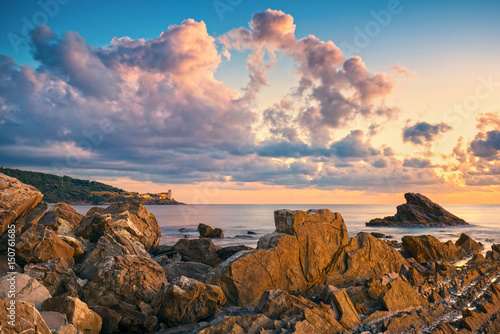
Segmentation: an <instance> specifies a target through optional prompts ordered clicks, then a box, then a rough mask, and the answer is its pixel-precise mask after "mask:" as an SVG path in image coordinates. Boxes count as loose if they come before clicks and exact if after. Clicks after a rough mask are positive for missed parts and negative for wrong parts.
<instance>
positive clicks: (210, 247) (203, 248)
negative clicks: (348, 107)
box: [174, 238, 222, 266]
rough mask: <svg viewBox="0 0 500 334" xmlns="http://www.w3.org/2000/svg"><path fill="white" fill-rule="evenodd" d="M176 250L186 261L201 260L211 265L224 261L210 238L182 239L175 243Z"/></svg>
mask: <svg viewBox="0 0 500 334" xmlns="http://www.w3.org/2000/svg"><path fill="white" fill-rule="evenodd" d="M174 250H175V251H176V252H178V253H180V254H181V255H182V257H183V259H184V260H186V261H193V262H201V263H204V264H208V265H209V266H216V265H218V264H219V263H221V262H222V260H221V258H220V257H219V256H218V255H217V248H216V247H215V245H214V244H213V242H212V240H210V239H209V238H201V239H180V240H179V241H177V243H176V244H175V245H174Z"/></svg>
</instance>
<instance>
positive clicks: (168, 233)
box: [74, 204, 500, 249]
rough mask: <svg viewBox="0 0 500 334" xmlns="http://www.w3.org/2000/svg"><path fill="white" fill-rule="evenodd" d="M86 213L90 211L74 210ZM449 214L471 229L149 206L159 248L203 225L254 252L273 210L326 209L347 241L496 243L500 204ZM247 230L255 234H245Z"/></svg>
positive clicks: (360, 209) (380, 208) (382, 210)
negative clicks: (408, 238)
mask: <svg viewBox="0 0 500 334" xmlns="http://www.w3.org/2000/svg"><path fill="white" fill-rule="evenodd" d="M74 207H75V209H76V210H77V211H78V212H80V213H83V214H85V213H86V212H87V211H88V210H89V209H90V207H91V206H74ZM444 207H445V208H446V209H447V210H448V211H450V212H452V213H453V214H455V215H457V216H459V217H461V218H463V219H465V220H466V221H467V222H468V223H469V224H470V225H469V226H459V227H447V228H442V227H437V228H385V227H367V226H365V223H366V222H368V221H370V220H371V219H373V218H383V217H385V216H390V215H394V214H395V213H396V206H395V205H359V204H349V205H346V204H339V205H335V204H331V205H324V204H323V205H311V204H307V205H301V204H290V205H283V204H231V205H229V204H228V205H225V204H224V205H223V204H221V205H218V204H212V205H178V206H177V205H176V206H174V205H149V206H147V208H148V210H149V212H151V213H153V214H154V215H155V216H156V219H157V220H158V223H159V224H160V227H161V230H162V240H161V243H162V244H166V245H173V244H175V242H177V240H179V238H184V237H185V236H188V238H198V236H199V234H198V231H197V229H196V228H197V226H198V224H199V223H204V224H207V225H210V226H212V227H213V228H216V227H220V228H222V230H223V231H224V235H225V238H223V239H213V241H214V243H215V244H216V245H220V246H230V245H242V244H244V245H248V246H252V247H255V246H256V245H257V240H259V238H260V237H261V236H263V235H265V234H267V233H271V232H273V231H274V229H275V227H274V210H278V209H292V210H308V209H321V208H326V209H330V210H331V211H333V212H340V214H341V215H342V217H344V221H345V223H346V226H347V230H348V232H349V235H350V236H355V235H356V234H358V233H359V232H375V231H376V232H380V233H384V234H389V235H392V236H393V239H396V240H399V241H400V240H401V237H402V236H404V235H422V234H431V235H433V236H435V237H437V238H438V239H440V240H442V241H446V240H453V241H455V240H456V239H457V238H458V237H459V236H460V233H462V232H463V233H466V234H468V235H470V236H472V237H473V238H474V239H475V240H477V241H480V242H482V243H483V244H484V245H485V246H486V248H487V249H489V248H490V246H491V244H492V243H500V205H463V204H455V205H445V206H444ZM248 231H250V232H253V233H255V234H248Z"/></svg>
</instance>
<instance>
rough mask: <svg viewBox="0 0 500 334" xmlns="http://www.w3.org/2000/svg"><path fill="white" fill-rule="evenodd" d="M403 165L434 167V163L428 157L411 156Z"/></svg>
mask: <svg viewBox="0 0 500 334" xmlns="http://www.w3.org/2000/svg"><path fill="white" fill-rule="evenodd" d="M403 167H410V168H429V167H432V163H431V161H430V160H428V159H420V158H411V159H405V160H404V162H403Z"/></svg>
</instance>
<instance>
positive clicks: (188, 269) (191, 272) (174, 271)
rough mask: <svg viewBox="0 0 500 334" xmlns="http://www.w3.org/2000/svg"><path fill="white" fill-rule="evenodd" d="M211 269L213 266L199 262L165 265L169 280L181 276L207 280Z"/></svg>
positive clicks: (164, 268) (202, 280)
mask: <svg viewBox="0 0 500 334" xmlns="http://www.w3.org/2000/svg"><path fill="white" fill-rule="evenodd" d="M211 269H212V267H211V266H209V265H206V264H203V263H198V262H174V263H171V264H168V265H166V266H163V270H165V275H166V276H167V280H168V281H169V282H170V281H173V280H174V278H177V277H181V276H186V277H189V278H193V279H195V280H197V281H200V282H205V278H206V276H207V274H208V272H209V271H210V270H211Z"/></svg>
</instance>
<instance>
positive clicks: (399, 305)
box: [382, 279, 429, 312]
mask: <svg viewBox="0 0 500 334" xmlns="http://www.w3.org/2000/svg"><path fill="white" fill-rule="evenodd" d="M388 287H389V290H388V291H387V292H386V293H385V295H384V296H383V297H382V301H383V303H384V306H385V308H386V309H387V310H388V311H389V312H399V311H403V310H407V309H412V308H418V307H428V306H429V303H428V302H427V300H426V299H425V298H424V297H422V296H421V295H420V294H418V293H417V292H416V291H415V290H414V289H413V288H412V286H411V285H410V284H409V283H407V282H405V281H403V280H402V279H397V280H395V281H392V282H391V283H389V285H388Z"/></svg>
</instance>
